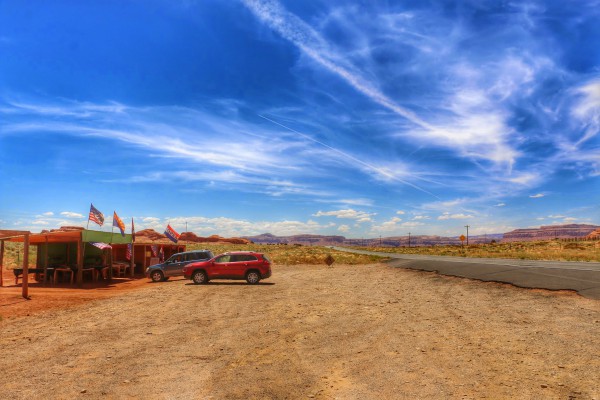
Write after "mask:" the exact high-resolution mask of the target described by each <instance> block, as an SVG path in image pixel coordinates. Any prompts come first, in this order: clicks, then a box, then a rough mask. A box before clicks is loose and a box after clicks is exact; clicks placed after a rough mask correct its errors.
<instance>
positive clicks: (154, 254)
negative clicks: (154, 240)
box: [150, 244, 158, 257]
mask: <svg viewBox="0 0 600 400" xmlns="http://www.w3.org/2000/svg"><path fill="white" fill-rule="evenodd" d="M150 250H152V256H153V257H158V246H157V245H155V244H153V245H152V246H150Z"/></svg>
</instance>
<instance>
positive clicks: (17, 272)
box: [13, 267, 54, 285]
mask: <svg viewBox="0 0 600 400" xmlns="http://www.w3.org/2000/svg"><path fill="white" fill-rule="evenodd" d="M46 270H47V272H48V276H49V277H51V276H52V273H53V272H54V268H52V267H48V268H47V269H46ZM28 272H29V273H30V274H36V275H37V277H39V275H42V276H43V275H44V268H29V269H28ZM13 274H15V285H18V284H19V276H21V275H23V268H15V269H13ZM37 277H36V279H37Z"/></svg>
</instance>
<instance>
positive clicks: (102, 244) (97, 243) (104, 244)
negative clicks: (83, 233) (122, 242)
mask: <svg viewBox="0 0 600 400" xmlns="http://www.w3.org/2000/svg"><path fill="white" fill-rule="evenodd" d="M88 243H89V244H91V245H92V246H96V247H97V248H99V249H102V250H104V249H112V246H111V245H110V244H106V243H102V242H88Z"/></svg>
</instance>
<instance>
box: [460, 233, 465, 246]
mask: <svg viewBox="0 0 600 400" xmlns="http://www.w3.org/2000/svg"><path fill="white" fill-rule="evenodd" d="M459 239H460V245H461V246H464V244H465V239H466V237H465V235H460V237H459Z"/></svg>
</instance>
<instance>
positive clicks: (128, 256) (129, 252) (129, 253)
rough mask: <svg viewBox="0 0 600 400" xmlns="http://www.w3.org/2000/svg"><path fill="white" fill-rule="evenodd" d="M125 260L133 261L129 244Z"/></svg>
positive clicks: (129, 244)
mask: <svg viewBox="0 0 600 400" xmlns="http://www.w3.org/2000/svg"><path fill="white" fill-rule="evenodd" d="M125 258H126V259H128V260H131V243H128V244H127V250H125Z"/></svg>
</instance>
